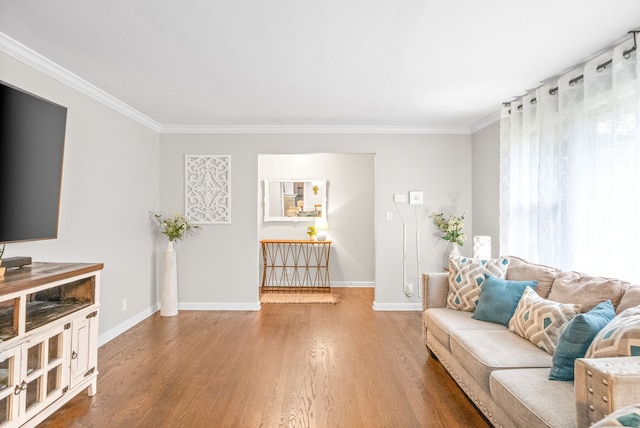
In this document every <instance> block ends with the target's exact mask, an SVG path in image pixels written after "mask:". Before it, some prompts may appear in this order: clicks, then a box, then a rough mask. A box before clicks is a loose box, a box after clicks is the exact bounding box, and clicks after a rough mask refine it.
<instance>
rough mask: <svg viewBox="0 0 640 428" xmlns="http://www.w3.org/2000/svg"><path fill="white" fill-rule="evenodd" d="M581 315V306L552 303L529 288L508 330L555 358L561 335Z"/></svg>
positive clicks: (523, 295)
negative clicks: (573, 319) (574, 318)
mask: <svg viewBox="0 0 640 428" xmlns="http://www.w3.org/2000/svg"><path fill="white" fill-rule="evenodd" d="M579 313H580V305H574V304H566V303H558V302H552V301H551V300H547V299H543V298H542V297H540V296H538V294H536V292H535V291H533V289H532V288H531V287H527V288H526V289H525V290H524V293H523V294H522V298H521V299H520V302H519V303H518V307H517V308H516V312H515V313H514V314H513V317H511V321H509V330H511V331H512V332H514V333H515V334H517V335H518V336H520V337H524V338H525V339H527V340H529V341H530V342H531V343H533V344H534V345H536V346H537V347H538V348H540V349H544V350H545V351H547V353H548V354H549V355H553V353H554V352H555V350H556V344H557V343H558V338H559V337H560V333H562V330H564V328H565V327H566V326H567V324H568V323H569V321H571V319H572V318H573V317H575V316H576V315H578V314H579Z"/></svg>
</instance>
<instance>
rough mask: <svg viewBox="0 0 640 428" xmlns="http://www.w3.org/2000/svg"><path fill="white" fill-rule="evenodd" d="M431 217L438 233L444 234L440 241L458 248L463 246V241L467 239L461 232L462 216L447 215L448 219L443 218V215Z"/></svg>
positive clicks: (434, 214) (432, 215)
mask: <svg viewBox="0 0 640 428" xmlns="http://www.w3.org/2000/svg"><path fill="white" fill-rule="evenodd" d="M431 217H432V218H433V220H434V221H435V223H436V226H438V228H439V229H440V231H441V232H442V233H444V236H442V239H444V240H445V241H449V242H453V243H454V244H457V245H460V246H462V245H463V244H464V241H466V239H467V236H466V235H465V234H464V232H462V228H463V227H464V221H463V220H464V214H462V215H459V216H452V215H449V217H448V218H445V217H444V214H443V213H433V214H431Z"/></svg>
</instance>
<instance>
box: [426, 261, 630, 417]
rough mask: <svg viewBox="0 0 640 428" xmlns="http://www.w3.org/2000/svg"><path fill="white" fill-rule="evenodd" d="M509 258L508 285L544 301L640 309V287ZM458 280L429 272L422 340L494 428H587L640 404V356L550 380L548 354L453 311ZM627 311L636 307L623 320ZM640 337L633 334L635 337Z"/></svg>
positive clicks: (578, 365) (600, 361)
mask: <svg viewBox="0 0 640 428" xmlns="http://www.w3.org/2000/svg"><path fill="white" fill-rule="evenodd" d="M506 260H507V261H508V265H507V268H506V272H505V274H504V277H503V278H504V279H506V280H514V281H524V280H527V281H528V280H536V281H537V282H538V283H537V285H536V287H535V292H536V293H537V294H538V295H539V296H540V297H542V298H544V299H547V300H549V301H559V302H561V303H566V304H579V305H580V306H579V308H580V312H587V311H589V310H590V309H591V308H592V307H594V306H595V305H597V304H598V303H600V302H603V301H606V300H610V301H611V303H612V304H613V306H614V308H615V311H616V314H620V313H621V312H623V311H624V310H625V309H628V308H633V307H635V306H637V305H640V286H637V285H630V284H628V283H626V282H624V281H619V280H614V279H606V278H597V277H590V276H586V275H583V274H579V273H576V272H562V271H560V270H558V269H555V268H552V267H548V266H543V265H537V264H533V263H529V262H527V261H525V260H523V259H520V258H517V257H507V258H506ZM452 274H453V273H452V272H451V271H450V273H449V274H447V273H444V272H443V273H429V274H423V278H422V285H423V290H422V291H423V298H422V301H423V305H422V309H423V333H424V342H425V344H426V346H427V349H428V350H429V353H430V356H431V357H432V358H437V359H438V361H439V362H440V363H441V364H442V365H443V366H444V367H445V368H446V369H447V370H448V372H449V373H450V375H451V376H452V377H453V379H454V380H455V381H456V382H457V383H458V385H459V386H460V388H461V389H462V390H463V391H464V392H465V394H466V395H467V396H468V397H469V398H470V400H471V401H472V402H473V403H474V405H475V406H476V407H477V408H478V409H479V410H480V411H481V412H482V413H483V414H484V415H485V417H486V418H487V419H488V420H489V421H490V423H491V424H493V425H494V426H496V427H580V428H581V427H587V426H589V425H591V424H592V423H594V422H595V421H598V420H600V419H602V418H603V417H604V416H606V415H607V414H609V413H611V412H612V411H614V410H616V409H619V408H621V407H623V406H627V405H630V404H633V403H640V357H632V356H625V357H604V358H579V359H577V360H575V380H574V381H558V380H549V373H550V368H551V367H552V358H553V357H552V355H551V354H550V353H548V352H546V351H545V350H543V349H541V348H540V347H538V346H537V345H535V344H534V343H532V341H530V340H527V339H525V338H523V337H520V336H519V335H517V334H516V333H514V332H512V331H510V330H509V329H508V328H507V327H506V326H505V325H502V324H498V323H494V322H487V321H481V320H477V319H474V318H472V317H473V312H470V311H465V310H455V309H451V308H447V299H448V297H450V293H449V283H450V278H449V275H452ZM536 298H537V296H536ZM554 299H555V300H554ZM629 312H633V309H630V311H627V312H625V314H626V313H629ZM632 315H633V316H634V317H636V314H632ZM637 317H638V318H640V309H639V310H638V314H637ZM616 318H617V317H616ZM634 319H635V318H634ZM612 322H613V321H612ZM639 324H640V323H639ZM631 330H633V329H631ZM637 333H638V332H637V331H636V332H634V331H632V332H631V336H633V334H636V335H637ZM594 342H595V340H594ZM638 342H639V344H640V338H639V339H638Z"/></svg>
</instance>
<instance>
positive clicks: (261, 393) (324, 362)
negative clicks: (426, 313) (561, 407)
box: [40, 288, 488, 428]
mask: <svg viewBox="0 0 640 428" xmlns="http://www.w3.org/2000/svg"><path fill="white" fill-rule="evenodd" d="M333 291H334V292H335V293H337V294H340V296H341V299H342V301H341V302H340V303H339V304H337V305H327V304H311V305H310V304H270V305H263V306H262V310H261V311H259V312H235V311H206V312H204V311H203V312H201V311H181V312H180V314H179V315H178V316H177V317H169V318H165V317H160V316H159V313H156V314H154V315H153V316H151V317H150V318H148V319H146V320H145V321H143V322H142V323H140V324H138V325H137V326H135V327H134V328H132V329H131V330H129V331H127V332H126V333H124V334H122V335H120V336H119V337H117V338H116V339H114V340H112V341H111V342H109V343H107V344H106V345H104V346H103V347H101V348H100V350H99V354H98V355H99V356H98V361H99V365H98V367H99V372H100V374H99V376H98V394H97V395H96V396H95V397H88V396H87V395H86V394H80V395H79V396H77V397H75V398H74V399H73V400H71V401H70V402H69V403H68V404H67V405H66V406H65V407H63V408H62V409H60V410H59V411H58V412H56V413H55V414H54V415H52V416H51V417H50V418H49V419H48V420H46V421H45V422H44V423H42V424H41V425H40V426H41V427H109V428H116V427H332V428H333V427H457V426H460V427H487V426H488V424H487V422H486V421H485V420H484V419H483V418H482V416H481V415H480V414H479V412H478V411H477V410H476V409H475V407H473V405H472V404H471V403H470V401H469V400H468V399H467V398H466V396H465V395H464V394H463V393H462V392H461V391H460V389H459V388H458V387H457V385H456V384H455V382H454V381H453V380H452V379H451V378H450V377H449V375H448V374H447V373H446V371H445V369H444V368H443V367H442V366H441V365H440V363H438V362H437V361H435V360H433V359H432V358H430V357H427V351H426V349H425V346H424V345H423V343H422V338H421V334H420V325H421V321H420V313H419V312H375V311H373V309H372V308H371V305H372V302H373V290H372V289H366V288H355V289H348V288H337V289H333Z"/></svg>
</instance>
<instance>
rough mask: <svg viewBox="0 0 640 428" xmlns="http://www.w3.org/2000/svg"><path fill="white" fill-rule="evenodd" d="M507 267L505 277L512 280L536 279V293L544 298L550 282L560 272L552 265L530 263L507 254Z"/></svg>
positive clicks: (548, 291)
mask: <svg viewBox="0 0 640 428" xmlns="http://www.w3.org/2000/svg"><path fill="white" fill-rule="evenodd" d="M507 258H508V259H509V269H507V275H506V277H505V278H506V279H509V280H514V281H531V280H533V279H535V280H536V281H538V285H537V286H536V293H538V295H539V296H541V297H544V298H545V299H546V298H548V297H549V293H550V292H551V284H553V281H555V279H556V277H557V276H558V275H559V274H560V272H561V271H560V269H556V268H554V267H550V266H545V265H540V264H536V263H531V262H529V261H527V260H524V259H521V258H520V257H514V256H508V257H507Z"/></svg>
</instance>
